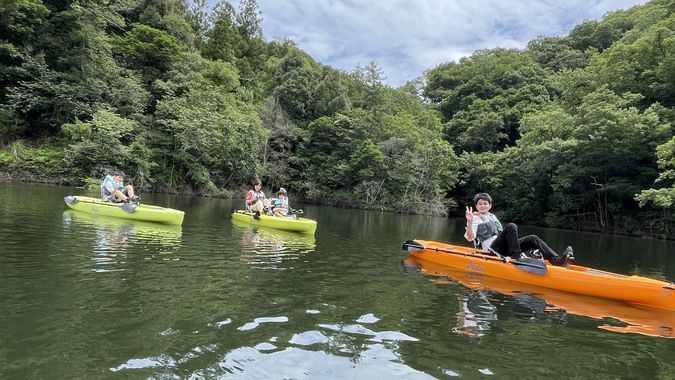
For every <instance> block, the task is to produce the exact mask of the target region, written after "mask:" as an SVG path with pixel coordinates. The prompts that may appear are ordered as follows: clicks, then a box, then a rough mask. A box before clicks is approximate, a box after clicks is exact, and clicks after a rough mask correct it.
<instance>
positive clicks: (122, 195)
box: [101, 171, 138, 203]
mask: <svg viewBox="0 0 675 380" xmlns="http://www.w3.org/2000/svg"><path fill="white" fill-rule="evenodd" d="M101 199H103V200H104V201H106V202H115V203H119V202H129V201H132V200H137V199H138V197H137V196H136V195H135V194H134V187H133V186H131V185H126V186H124V172H123V171H116V172H114V173H113V174H112V175H110V174H108V175H106V176H105V178H104V179H103V181H102V182H101Z"/></svg>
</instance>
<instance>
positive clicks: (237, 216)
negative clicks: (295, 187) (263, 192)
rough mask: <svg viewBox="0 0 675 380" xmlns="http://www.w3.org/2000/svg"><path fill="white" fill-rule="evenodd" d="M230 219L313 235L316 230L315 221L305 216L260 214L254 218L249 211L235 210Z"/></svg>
mask: <svg viewBox="0 0 675 380" xmlns="http://www.w3.org/2000/svg"><path fill="white" fill-rule="evenodd" d="M232 219H233V220H236V221H237V222H241V223H248V224H249V225H251V226H261V227H268V228H274V229H277V230H283V231H292V232H299V233H303V234H312V235H313V234H314V232H315V231H316V221H315V220H312V219H306V218H297V219H290V218H282V217H278V216H270V215H260V219H256V218H254V217H253V213H252V212H250V211H246V210H236V211H235V212H233V213H232Z"/></svg>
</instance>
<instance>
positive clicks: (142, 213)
mask: <svg viewBox="0 0 675 380" xmlns="http://www.w3.org/2000/svg"><path fill="white" fill-rule="evenodd" d="M64 200H65V202H66V205H68V207H70V208H71V209H73V210H77V211H81V212H86V213H90V214H96V215H103V216H111V217H115V218H123V219H130V220H139V221H144V222H154V223H164V224H171V225H178V226H180V225H181V224H183V217H184V216H185V212H183V211H180V210H175V209H172V208H165V207H159V206H153V205H146V204H142V205H139V206H138V207H136V208H135V209H134V210H133V211H125V210H124V209H122V204H120V203H111V202H105V201H103V200H101V199H98V198H92V197H84V196H79V195H78V196H67V197H65V198H64Z"/></svg>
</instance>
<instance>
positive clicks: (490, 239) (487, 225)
mask: <svg viewBox="0 0 675 380" xmlns="http://www.w3.org/2000/svg"><path fill="white" fill-rule="evenodd" d="M473 202H474V204H475V206H476V211H474V210H473V208H472V207H471V206H466V213H465V216H466V233H465V234H464V238H465V239H466V240H467V241H471V242H474V244H476V246H477V247H479V248H481V249H483V250H485V251H495V252H497V253H498V254H500V255H502V256H505V257H507V258H511V259H514V260H517V259H520V258H521V257H522V256H523V252H524V251H528V250H536V251H539V253H540V254H541V255H542V256H543V257H544V258H545V259H546V260H548V261H549V262H550V263H551V264H553V265H565V264H566V263H567V262H568V261H574V253H573V251H572V247H569V246H568V247H567V248H566V249H565V251H564V252H563V254H562V255H558V254H557V253H556V252H555V251H554V250H553V249H551V247H549V246H548V245H547V244H546V242H544V240H542V239H541V238H540V237H539V236H537V235H527V236H524V237H522V238H518V226H516V225H515V224H514V223H508V224H507V225H506V227H502V224H501V223H500V222H499V219H497V217H496V216H495V215H494V214H493V213H491V212H490V210H491V209H492V197H490V194H488V193H478V194H476V195H475V196H474V197H473Z"/></svg>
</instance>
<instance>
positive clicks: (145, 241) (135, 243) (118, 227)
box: [63, 210, 182, 272]
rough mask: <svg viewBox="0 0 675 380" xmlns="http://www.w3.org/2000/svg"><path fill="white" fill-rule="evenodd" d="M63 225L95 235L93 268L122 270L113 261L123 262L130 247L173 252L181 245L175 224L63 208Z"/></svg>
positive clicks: (79, 236)
mask: <svg viewBox="0 0 675 380" xmlns="http://www.w3.org/2000/svg"><path fill="white" fill-rule="evenodd" d="M63 226H64V229H66V230H68V231H69V232H70V233H71V234H73V235H77V236H78V238H82V237H87V236H93V237H94V244H93V253H94V256H93V261H94V262H95V264H97V267H96V268H95V269H94V271H97V272H108V271H114V270H121V269H119V266H117V265H115V264H123V263H124V262H125V261H126V258H127V254H128V253H129V250H130V249H131V248H132V247H138V248H141V249H146V250H147V248H148V247H152V252H155V253H157V254H165V253H172V252H175V251H176V250H177V249H178V248H180V245H181V233H182V228H181V226H175V225H163V224H157V223H149V222H142V221H134V220H127V219H119V218H113V217H106V216H102V215H96V214H89V213H84V212H80V211H76V210H66V211H64V212H63ZM76 240H78V241H82V240H81V239H76ZM85 240H86V239H85ZM113 268H117V269H113Z"/></svg>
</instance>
